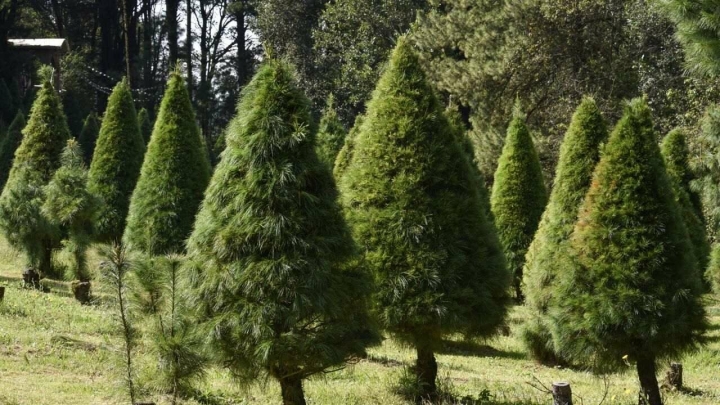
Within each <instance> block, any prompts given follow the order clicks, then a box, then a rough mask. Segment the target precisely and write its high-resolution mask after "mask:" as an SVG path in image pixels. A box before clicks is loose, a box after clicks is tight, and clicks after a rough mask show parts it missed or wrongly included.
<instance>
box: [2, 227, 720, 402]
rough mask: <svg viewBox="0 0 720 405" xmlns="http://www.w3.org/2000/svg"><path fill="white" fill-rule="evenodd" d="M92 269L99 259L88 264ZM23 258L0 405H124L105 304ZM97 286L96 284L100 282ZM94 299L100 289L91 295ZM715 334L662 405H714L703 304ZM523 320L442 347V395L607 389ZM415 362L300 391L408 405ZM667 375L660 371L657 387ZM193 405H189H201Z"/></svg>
mask: <svg viewBox="0 0 720 405" xmlns="http://www.w3.org/2000/svg"><path fill="white" fill-rule="evenodd" d="M93 263H94V264H96V263H97V258H93ZM22 270H23V269H22V258H21V256H20V255H18V254H17V253H16V252H14V251H12V250H11V249H10V248H9V247H8V246H7V244H6V243H5V242H4V240H0V284H2V285H5V286H6V288H7V290H6V293H5V301H4V302H3V303H2V304H0V381H2V384H0V404H7V405H13V404H33V405H51V404H52V405H55V404H64V405H73V404H77V405H80V404H82V405H88V404H127V403H129V400H128V399H127V397H126V395H125V392H124V390H123V385H122V384H123V380H122V378H123V368H122V363H121V352H120V350H121V348H122V345H121V340H120V336H121V334H120V329H119V324H118V322H117V319H116V316H115V313H114V312H113V310H112V304H111V300H110V299H109V296H106V295H104V293H103V291H102V288H99V290H100V291H98V292H99V295H100V297H101V299H100V300H99V302H98V303H97V304H96V305H92V306H81V305H80V304H78V303H77V302H75V300H74V299H73V298H72V297H71V296H70V294H69V292H68V285H67V283H62V282H45V281H44V283H45V285H46V286H47V287H48V288H49V290H50V291H49V292H45V293H43V292H39V291H34V290H27V289H23V288H21V283H20V281H19V279H20V275H21V273H22ZM96 284H98V283H97V282H96ZM94 287H95V288H96V289H97V288H98V287H102V286H98V285H95V286H94ZM708 306H709V309H708V312H709V314H710V316H711V320H712V324H713V327H712V329H711V330H710V332H709V338H710V339H709V344H708V345H707V346H706V347H704V348H702V349H700V350H699V351H697V352H695V353H692V354H689V355H687V356H686V357H685V358H684V359H682V360H681V361H682V363H683V365H684V383H685V385H686V386H687V387H688V389H687V390H685V391H683V392H665V394H664V395H665V397H666V404H668V405H700V404H703V405H704V404H716V403H720V303H719V302H718V301H717V300H716V299H715V298H714V297H708ZM525 318H526V314H525V313H524V308H522V307H517V308H514V309H513V310H512V312H511V318H510V335H509V336H499V337H496V338H494V339H490V340H487V341H470V342H464V341H459V340H448V341H447V342H446V344H445V347H444V349H443V350H442V352H441V353H440V354H439V356H438V362H439V369H440V377H441V386H442V387H443V389H444V390H445V391H449V392H451V393H452V394H453V395H454V396H455V397H456V398H461V397H464V396H471V397H474V398H479V397H485V398H491V399H492V400H491V401H487V402H482V403H483V404H498V405H535V404H547V403H550V402H551V399H550V396H549V395H548V394H547V393H544V392H541V391H540V390H538V389H536V388H533V387H532V386H531V385H530V384H531V383H535V384H540V383H542V384H543V385H545V386H546V387H547V386H549V385H550V384H551V383H552V382H553V381H560V380H564V381H569V382H570V383H571V385H572V389H573V393H574V395H575V403H576V404H585V405H597V404H599V403H600V401H601V400H602V398H603V396H604V393H605V390H604V381H603V380H602V379H599V378H597V377H594V376H593V375H591V374H589V373H586V372H582V371H578V370H571V369H562V368H548V367H544V366H540V365H537V364H535V363H533V362H532V361H531V360H529V359H527V357H526V355H525V353H524V351H523V346H522V343H521V342H520V340H519V338H518V335H519V330H520V326H521V324H522V322H523V320H524V319H525ZM413 356H414V352H413V351H412V350H409V349H407V348H404V347H401V346H399V345H397V344H395V343H394V342H393V341H392V340H386V341H385V342H384V343H383V345H382V346H380V347H377V348H373V349H372V350H370V353H369V356H368V358H367V359H363V360H360V361H358V362H356V363H355V364H352V365H350V366H348V367H347V368H345V369H343V370H341V371H338V372H335V373H330V374H326V375H323V376H319V377H316V378H313V379H311V380H310V381H308V382H307V383H306V384H305V388H306V396H307V398H308V403H309V404H348V405H352V404H357V405H364V404H387V405H405V404H411V402H409V401H407V400H406V399H404V398H403V396H402V395H401V394H400V391H401V388H400V386H399V381H400V380H402V379H403V377H407V367H408V366H410V365H411V364H412V362H413V358H414V357H413ZM155 359H156V357H155V356H154V355H153V353H151V352H150V351H149V349H148V345H147V344H145V343H143V342H140V344H139V346H138V348H137V355H136V362H137V364H138V370H137V374H138V376H137V382H138V383H139V384H140V385H141V386H148V381H149V380H150V379H151V376H152V375H153V373H155V372H156V369H155ZM666 368H667V366H666V365H663V366H661V370H660V374H659V375H658V377H659V378H662V376H664V373H665V370H666ZM608 382H609V391H608V393H607V394H608V395H607V398H606V400H605V402H604V403H605V404H635V403H636V402H637V387H638V384H637V381H636V376H635V374H634V370H632V369H630V368H629V369H628V371H627V372H625V373H621V374H615V375H613V376H611V377H610V378H609V380H608ZM197 388H198V390H199V392H202V393H204V395H205V397H206V398H210V399H212V400H213V401H210V402H208V403H215V404H243V405H246V404H280V393H279V387H278V386H277V384H276V383H274V382H273V381H260V382H257V383H256V384H253V385H251V386H248V387H242V386H239V385H237V384H236V383H234V382H233V381H232V379H231V378H230V376H229V375H228V374H227V373H226V372H225V371H223V370H222V369H220V368H213V369H211V370H209V372H208V374H207V376H206V378H205V379H204V380H203V381H200V382H198V384H197ZM141 399H142V400H147V401H149V400H152V401H155V402H156V403H157V404H158V405H159V404H169V398H168V397H165V396H162V395H159V394H157V393H153V392H151V391H148V390H145V391H144V392H143V395H142V398H141ZM198 403H199V402H198V401H196V400H190V401H187V402H186V404H198Z"/></svg>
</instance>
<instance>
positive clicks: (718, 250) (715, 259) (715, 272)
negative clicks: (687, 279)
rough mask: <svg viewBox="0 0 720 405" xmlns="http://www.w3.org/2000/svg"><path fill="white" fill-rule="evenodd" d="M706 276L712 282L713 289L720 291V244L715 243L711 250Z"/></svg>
mask: <svg viewBox="0 0 720 405" xmlns="http://www.w3.org/2000/svg"><path fill="white" fill-rule="evenodd" d="M705 278H706V280H707V281H709V282H710V285H711V286H712V289H713V291H715V292H716V293H717V292H718V291H720V245H714V246H713V247H712V249H711V250H710V260H709V264H708V268H707V271H706V272H705Z"/></svg>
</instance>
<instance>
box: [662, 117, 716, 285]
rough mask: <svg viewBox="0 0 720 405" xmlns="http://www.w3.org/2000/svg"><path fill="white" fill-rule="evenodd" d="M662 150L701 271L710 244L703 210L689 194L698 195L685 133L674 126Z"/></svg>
mask: <svg viewBox="0 0 720 405" xmlns="http://www.w3.org/2000/svg"><path fill="white" fill-rule="evenodd" d="M661 152H662V155H663V158H664V159H665V167H666V169H667V173H668V177H669V179H670V183H671V184H672V186H673V192H674V193H675V201H676V202H677V204H678V206H679V207H680V213H681V215H682V217H683V221H684V222H685V226H686V227H687V231H688V236H689V237H690V242H691V244H692V247H693V249H694V253H695V259H696V260H697V268H698V271H700V272H702V271H704V270H705V269H706V268H707V264H708V260H709V256H710V244H709V243H708V240H707V236H706V233H705V224H704V223H703V220H702V217H701V216H700V215H702V211H700V210H698V209H697V208H696V206H695V205H693V203H692V201H691V197H690V196H693V195H695V194H694V193H693V192H692V190H691V189H690V182H691V181H693V180H694V179H693V177H694V176H693V173H692V172H691V171H690V167H689V164H688V156H689V154H690V151H689V150H688V146H687V142H686V140H685V133H684V132H683V131H682V130H680V129H675V130H673V131H671V132H670V133H669V134H667V136H666V137H665V139H664V140H663V142H662V145H661ZM696 201H697V200H696Z"/></svg>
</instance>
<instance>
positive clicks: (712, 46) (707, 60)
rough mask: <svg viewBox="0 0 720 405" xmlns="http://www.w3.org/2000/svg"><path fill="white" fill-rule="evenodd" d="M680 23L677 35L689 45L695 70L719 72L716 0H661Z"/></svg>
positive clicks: (687, 55)
mask: <svg viewBox="0 0 720 405" xmlns="http://www.w3.org/2000/svg"><path fill="white" fill-rule="evenodd" d="M659 3H660V4H661V5H662V7H663V8H664V10H665V12H666V14H667V16H668V17H669V18H670V19H671V20H673V22H675V24H676V26H677V32H676V36H677V38H678V40H680V43H681V44H682V45H683V48H685V60H686V62H687V64H688V67H690V69H691V70H693V71H695V72H699V73H701V74H709V75H712V76H716V75H717V74H718V73H720V21H719V20H718V19H717V18H716V17H717V7H718V4H717V1H716V0H660V1H659Z"/></svg>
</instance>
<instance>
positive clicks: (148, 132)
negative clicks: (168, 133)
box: [138, 108, 153, 145]
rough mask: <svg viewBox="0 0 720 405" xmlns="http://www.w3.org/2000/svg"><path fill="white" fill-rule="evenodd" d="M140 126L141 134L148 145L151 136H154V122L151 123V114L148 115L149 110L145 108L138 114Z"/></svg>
mask: <svg viewBox="0 0 720 405" xmlns="http://www.w3.org/2000/svg"><path fill="white" fill-rule="evenodd" d="M138 125H139V126H140V133H142V137H143V140H144V141H145V145H147V144H148V142H150V136H152V132H153V124H152V121H150V113H148V110H146V109H145V108H142V109H140V112H139V113H138Z"/></svg>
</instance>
